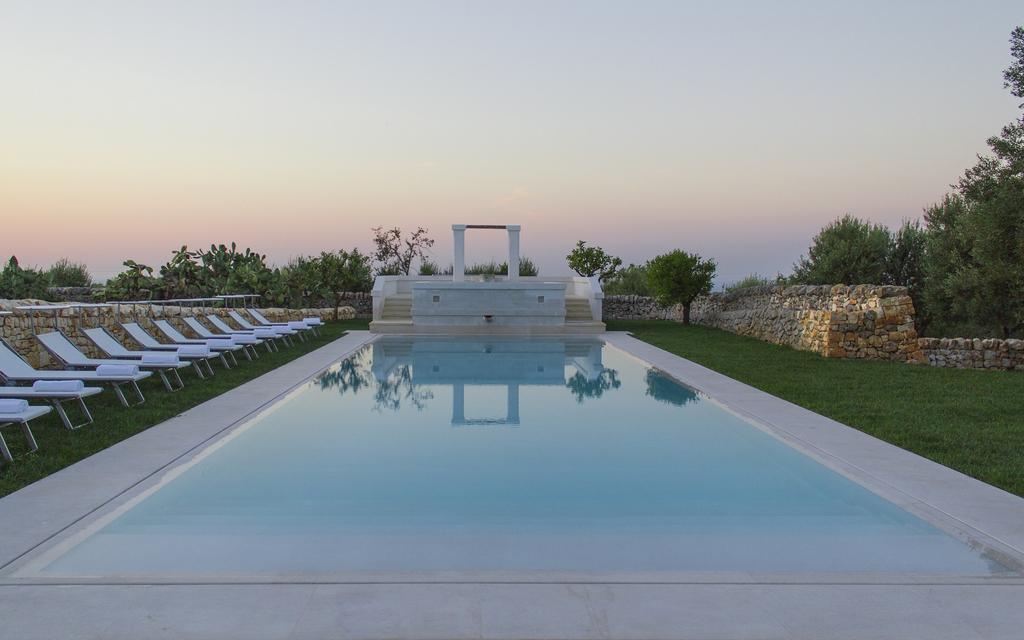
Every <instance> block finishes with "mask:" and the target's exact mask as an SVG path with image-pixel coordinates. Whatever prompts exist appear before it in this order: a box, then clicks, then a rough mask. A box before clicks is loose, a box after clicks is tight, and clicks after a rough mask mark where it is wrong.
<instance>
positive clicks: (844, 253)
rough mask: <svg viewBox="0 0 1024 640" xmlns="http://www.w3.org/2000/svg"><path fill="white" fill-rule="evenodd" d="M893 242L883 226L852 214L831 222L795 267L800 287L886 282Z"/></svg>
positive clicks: (795, 279) (794, 277)
mask: <svg viewBox="0 0 1024 640" xmlns="http://www.w3.org/2000/svg"><path fill="white" fill-rule="evenodd" d="M891 241H892V239H891V237H890V234H889V230H888V229H886V228H885V227H884V226H882V225H878V224H872V223H870V222H868V221H866V220H860V219H859V218H855V217H853V216H851V215H849V214H847V215H845V216H843V217H842V218H839V219H838V220H836V221H834V222H831V223H829V224H828V225H826V226H825V228H823V229H822V230H821V231H820V232H819V233H818V235H816V236H814V239H813V240H812V241H811V247H810V248H809V249H808V250H807V256H806V257H804V256H801V257H800V261H799V262H798V263H797V264H795V265H793V270H794V273H793V279H794V281H795V282H798V283H800V284H877V283H881V282H883V281H884V279H885V265H886V261H887V260H888V257H889V245H890V243H891Z"/></svg>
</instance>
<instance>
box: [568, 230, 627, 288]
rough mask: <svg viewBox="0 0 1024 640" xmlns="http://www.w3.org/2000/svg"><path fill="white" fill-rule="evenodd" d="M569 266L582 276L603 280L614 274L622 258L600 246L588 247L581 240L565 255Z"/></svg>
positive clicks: (620, 264)
mask: <svg viewBox="0 0 1024 640" xmlns="http://www.w3.org/2000/svg"><path fill="white" fill-rule="evenodd" d="M565 259H566V261H567V262H568V263H569V268H570V269H572V270H573V271H575V272H576V274H577V275H580V276H583V277H584V278H591V277H593V276H597V278H598V280H600V281H602V282H603V281H604V280H606V279H607V278H610V277H611V276H613V275H615V272H616V271H618V269H619V267H621V266H622V259H621V258H617V257H615V256H613V255H609V254H608V253H606V252H605V250H604V249H602V248H601V247H588V246H587V243H586V242H584V241H583V240H578V241H577V242H576V248H575V249H573V250H572V251H570V252H569V255H567V256H565Z"/></svg>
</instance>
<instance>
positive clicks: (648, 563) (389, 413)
mask: <svg viewBox="0 0 1024 640" xmlns="http://www.w3.org/2000/svg"><path fill="white" fill-rule="evenodd" d="M36 571H37V572H38V574H39V575H42V576H120V577H133V576H184V577H190V576H198V577H203V576H259V575H318V574H322V575H328V574H331V575H333V574H345V575H357V574H367V575H369V574H382V573H384V574H390V573H401V574H417V573H427V574H434V573H444V572H456V573H458V572H471V573H479V572H485V573H486V572H497V574H500V573H501V572H583V573H592V572H678V571H683V572H686V571H744V572H758V571H763V572H833V571H840V572H914V573H956V574H972V575H979V576H988V575H992V574H997V573H1001V572H1003V571H1004V568H1003V567H1002V566H1001V565H1000V564H999V563H998V562H996V561H994V560H993V559H991V558H990V557H988V556H987V555H986V554H985V553H983V552H982V551H979V550H976V549H974V548H971V547H969V546H968V545H966V544H964V543H963V542H961V541H960V540H958V539H955V538H954V537H952V536H950V535H948V534H947V533H945V532H943V531H941V530H940V529H938V528H937V527H936V526H934V525H932V524H930V523H928V522H925V521H924V520H922V519H920V518H919V517H917V516H915V515H912V514H911V513H909V512H907V511H905V510H903V509H901V508H900V507H898V506H896V505H894V504H892V503H891V502H888V501H887V500H885V499H883V498H881V497H879V496H878V495H876V494H874V493H872V492H871V491H869V490H867V489H866V488H864V487H862V486H861V485H859V484H857V483H856V482H854V481H852V480H850V479H848V478H846V477H844V476H842V475H840V474H839V473H836V472H835V471H833V470H831V469H829V468H827V467H825V466H824V465H822V464H821V463H819V462H817V461H816V460H814V459H812V458H810V457H808V456H807V455H805V454H803V453H801V452H799V451H797V450H796V449H794V448H792V447H791V446H789V445H788V444H786V443H784V442H782V441H780V440H778V439H777V438H775V437H774V436H773V435H771V434H769V433H767V432H766V431H764V430H762V429H760V428H758V427H757V426H755V425H753V424H751V423H749V422H747V421H745V420H743V419H741V418H740V417H738V416H735V415H733V414H732V413H730V412H728V411H726V410H725V409H723V408H722V407H721V406H719V405H718V404H717V403H715V402H714V401H713V400H712V399H709V398H707V397H704V396H702V395H700V394H698V393H696V392H694V391H693V390H691V389H688V388H686V387H684V386H682V385H680V384H678V383H677V382H675V381H674V380H672V379H670V378H668V377H667V376H665V375H664V374H662V373H660V372H658V371H657V370H655V369H653V368H651V367H650V366H648V365H646V364H645V363H643V362H641V361H639V360H637V359H635V358H633V357H632V356H630V355H627V354H625V353H624V352H622V351H619V350H618V349H615V348H613V347H610V346H608V345H604V344H603V343H601V342H600V341H595V340H584V339H579V340H565V339H558V340H556V339H532V340H524V339H515V340H512V339H509V340H483V339H437V338H434V339H428V338H417V339H401V338H380V339H378V340H376V341H374V342H373V343H372V344H371V345H369V346H367V347H365V348H363V349H361V350H360V351H359V352H357V353H356V354H355V355H353V356H352V357H350V358H347V359H345V360H343V361H342V362H340V363H338V364H337V365H335V366H333V367H332V368H330V369H329V370H327V371H326V372H324V373H322V374H321V375H319V376H317V377H316V378H314V379H313V380H311V381H310V382H309V383H308V384H306V385H304V386H303V387H302V388H301V389H300V390H298V391H297V392H295V393H292V394H289V395H288V396H287V397H286V398H284V399H282V400H281V401H280V402H278V403H276V404H275V405H274V406H273V407H272V408H271V409H269V410H267V411H266V412H263V413H262V414H261V415H259V416H258V417H257V418H255V419H254V420H252V421H250V422H249V423H247V424H245V425H243V426H242V427H240V428H238V429H236V430H235V431H234V432H233V433H232V434H231V435H230V436H229V437H227V438H225V439H224V440H222V441H221V442H219V443H217V444H216V445H215V446H212V447H210V448H209V449H207V450H206V451H204V452H203V453H201V454H200V455H199V456H197V457H196V459H195V460H193V461H192V462H191V463H189V464H187V465H185V466H183V467H181V468H178V469H175V470H174V471H173V472H172V473H169V474H168V476H167V477H166V478H165V479H164V481H163V482H161V483H160V484H159V485H158V486H156V487H155V488H154V489H152V490H150V491H147V492H146V493H144V494H142V495H140V496H138V497H137V498H136V499H134V500H132V501H131V502H129V503H128V504H126V505H124V506H123V507H121V508H120V509H118V510H117V511H115V512H114V513H112V514H110V515H109V516H108V517H106V518H105V519H104V520H102V521H100V522H99V523H97V524H96V525H95V526H93V527H92V528H91V529H90V530H89V531H87V532H86V533H85V534H84V535H80V536H77V537H76V538H75V539H74V540H71V541H68V542H67V543H66V544H65V545H63V546H62V547H60V548H59V549H58V550H56V551H55V552H54V553H51V554H48V555H47V557H46V560H45V562H43V563H41V564H40V565H39V566H38V567H37V568H36Z"/></svg>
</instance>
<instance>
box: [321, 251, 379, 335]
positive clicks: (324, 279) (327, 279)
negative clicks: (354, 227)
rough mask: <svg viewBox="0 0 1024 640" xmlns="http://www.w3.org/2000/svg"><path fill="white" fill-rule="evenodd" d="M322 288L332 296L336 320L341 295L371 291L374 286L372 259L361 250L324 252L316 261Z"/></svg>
mask: <svg viewBox="0 0 1024 640" xmlns="http://www.w3.org/2000/svg"><path fill="white" fill-rule="evenodd" d="M315 264H316V269H317V271H318V273H319V276H320V286H321V287H323V289H324V291H326V292H327V293H329V294H330V295H331V300H332V304H333V306H334V319H335V320H337V319H338V306H339V305H341V294H342V293H344V292H346V291H369V290H370V287H371V286H372V282H373V281H372V279H371V268H370V257H369V256H367V255H363V254H362V253H360V252H359V249H353V250H352V251H345V250H338V251H333V252H332V251H324V252H323V253H321V254H320V258H319V259H317V261H316V263H315Z"/></svg>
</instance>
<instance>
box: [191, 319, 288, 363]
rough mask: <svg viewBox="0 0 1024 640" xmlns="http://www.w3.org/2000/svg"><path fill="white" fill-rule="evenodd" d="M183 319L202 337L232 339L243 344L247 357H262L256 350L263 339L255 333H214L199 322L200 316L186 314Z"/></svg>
mask: <svg viewBox="0 0 1024 640" xmlns="http://www.w3.org/2000/svg"><path fill="white" fill-rule="evenodd" d="M182 320H184V321H185V324H187V325H188V326H189V328H190V329H192V330H193V331H195V332H196V335H197V336H199V337H200V338H204V339H206V340H232V341H233V342H234V343H235V344H240V345H242V346H243V348H244V353H245V357H246V358H248V359H249V360H252V359H253V358H254V357H256V358H258V357H260V355H259V353H257V352H256V346H257V345H259V344H261V343H262V342H263V340H261V339H259V338H257V337H256V336H255V335H249V334H241V333H236V334H231V335H227V334H224V333H214V332H212V331H210V330H209V329H208V328H207V327H206V325H204V324H203V323H202V322H199V318H196V317H193V316H185V317H183V318H182ZM267 351H268V352H269V351H270V347H269V346H268V347H267Z"/></svg>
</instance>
